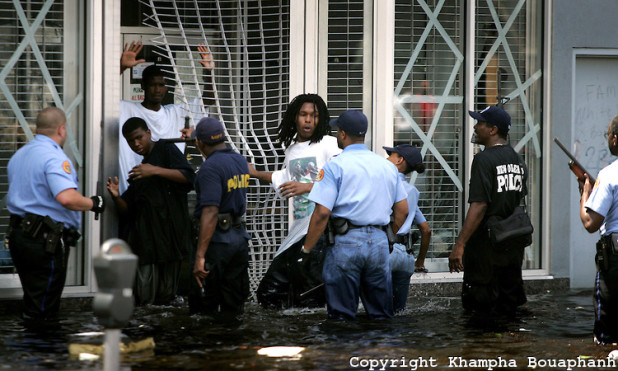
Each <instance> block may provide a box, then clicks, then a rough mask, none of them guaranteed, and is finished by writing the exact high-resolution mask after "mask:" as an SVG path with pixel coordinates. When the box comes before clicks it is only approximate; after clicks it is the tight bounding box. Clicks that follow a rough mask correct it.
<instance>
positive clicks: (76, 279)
mask: <svg viewBox="0 0 618 371" xmlns="http://www.w3.org/2000/svg"><path fill="white" fill-rule="evenodd" d="M83 13H84V4H83V3H82V2H80V1H77V0H64V1H63V0H13V1H2V2H0V45H2V48H0V49H2V51H0V198H1V199H2V207H1V208H0V209H1V210H0V236H2V238H3V237H4V234H5V231H6V228H7V226H8V217H9V213H8V210H7V209H6V207H5V206H6V203H5V198H6V194H7V192H8V179H7V173H6V167H7V164H8V161H9V159H10V158H11V156H12V155H13V154H14V153H15V151H17V150H18V149H19V148H20V147H21V146H22V145H24V144H25V143H27V142H28V141H30V140H32V139H33V138H34V135H35V134H34V127H35V126H34V121H35V118H36V116H37V114H38V113H39V112H40V111H41V109H43V108H45V107H48V106H56V107H58V108H61V109H62V110H63V111H64V112H65V113H66V116H67V123H68V129H69V130H68V135H69V136H68V138H67V142H66V144H65V148H64V149H65V152H66V153H67V155H68V156H69V157H71V160H72V161H73V164H74V165H75V166H76V168H77V169H76V171H77V172H78V174H79V179H80V182H81V183H80V187H83V181H84V179H83V178H84V177H83V166H84V152H83V141H82V137H83V133H84V127H85V126H84V107H83V101H84V85H83V84H84V79H83V74H84V68H85V67H84V63H83V61H84V51H83V48H82V45H83V39H82V38H83V35H84V24H83ZM0 254H1V255H0V287H1V288H5V289H7V288H18V287H20V284H19V279H18V277H17V275H16V274H13V273H14V272H13V267H12V261H11V259H10V256H9V255H8V251H6V250H5V249H4V243H3V239H2V240H0ZM83 262H84V253H83V248H81V247H79V248H77V249H74V250H73V251H72V253H71V258H70V263H69V270H68V275H67V285H81V284H83V283H84V271H83Z"/></svg>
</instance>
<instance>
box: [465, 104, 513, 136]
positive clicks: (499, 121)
mask: <svg viewBox="0 0 618 371" xmlns="http://www.w3.org/2000/svg"><path fill="white" fill-rule="evenodd" d="M468 113H469V114H470V116H472V118H473V119H475V120H477V121H484V122H486V123H488V124H491V125H494V126H497V127H498V128H499V129H501V130H503V131H506V132H508V131H509V130H510V129H511V116H510V115H509V114H508V113H507V112H506V111H505V110H504V109H502V108H501V107H498V106H487V107H486V108H485V109H484V110H482V111H481V112H474V111H468Z"/></svg>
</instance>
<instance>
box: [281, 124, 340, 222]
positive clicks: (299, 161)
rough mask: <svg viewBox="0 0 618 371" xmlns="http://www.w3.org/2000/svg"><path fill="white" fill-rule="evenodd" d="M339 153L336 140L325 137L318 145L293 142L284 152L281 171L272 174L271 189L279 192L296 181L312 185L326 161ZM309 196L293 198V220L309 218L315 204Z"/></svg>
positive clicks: (306, 142) (307, 142)
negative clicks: (286, 183) (281, 186)
mask: <svg viewBox="0 0 618 371" xmlns="http://www.w3.org/2000/svg"><path fill="white" fill-rule="evenodd" d="M339 153H341V149H340V148H339V147H338V146H337V138H335V137H332V136H330V135H325V136H324V137H323V138H322V140H321V141H320V142H318V143H311V142H310V141H305V142H295V143H293V144H292V145H290V146H289V147H288V148H287V149H286V150H285V162H284V164H283V168H282V169H281V170H278V171H275V172H273V174H272V187H273V188H274V189H275V190H276V191H279V186H280V185H281V184H283V183H285V182H289V181H296V182H301V183H313V182H314V181H315V179H316V177H317V176H318V172H319V171H320V169H322V167H324V165H325V164H326V162H328V160H330V159H331V158H332V157H333V156H335V155H338V154H339ZM308 196H309V194H308V193H307V194H304V195H301V196H296V197H294V200H293V208H294V219H295V220H296V219H302V218H305V217H307V216H311V214H312V213H313V209H314V208H315V204H314V203H313V202H311V201H309V199H308V198H307V197H308Z"/></svg>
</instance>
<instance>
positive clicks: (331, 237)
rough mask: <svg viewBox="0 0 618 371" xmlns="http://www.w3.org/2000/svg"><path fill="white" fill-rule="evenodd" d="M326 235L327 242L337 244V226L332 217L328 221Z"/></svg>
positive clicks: (329, 244)
mask: <svg viewBox="0 0 618 371" xmlns="http://www.w3.org/2000/svg"><path fill="white" fill-rule="evenodd" d="M324 235H325V236H326V244H327V245H328V246H332V245H334V244H335V228H334V227H333V223H332V219H329V220H328V223H326V230H325V231H324Z"/></svg>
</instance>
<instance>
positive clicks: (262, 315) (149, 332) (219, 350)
mask: <svg viewBox="0 0 618 371" xmlns="http://www.w3.org/2000/svg"><path fill="white" fill-rule="evenodd" d="M62 315H63V319H62V321H61V323H60V326H57V327H36V328H32V327H26V326H24V323H23V322H21V320H19V318H18V317H17V311H16V310H15V311H14V310H7V309H5V310H4V312H3V313H2V314H1V315H0V326H1V328H2V329H3V331H2V332H1V335H0V364H2V365H11V368H13V369H28V370H30V369H37V368H55V369H70V370H75V369H84V370H91V369H100V368H101V365H102V363H101V361H100V360H99V361H80V360H78V359H76V358H74V357H69V355H68V350H67V349H68V344H69V342H71V341H72V339H74V338H75V336H74V334H77V333H81V332H90V331H101V330H102V328H101V326H99V325H98V324H97V322H96V320H94V317H93V314H92V310H91V308H90V305H89V302H88V301H83V303H82V304H81V306H80V305H78V306H76V307H72V308H67V305H66V304H65V307H64V310H63V311H62ZM592 323H593V308H592V299H591V293H589V292H572V293H570V294H568V295H559V294H546V295H536V296H531V297H530V298H529V303H528V304H527V305H526V306H525V310H524V311H523V312H522V313H520V315H519V316H518V317H517V318H516V319H514V320H506V319H500V318H497V319H491V320H490V319H488V318H476V317H472V316H469V315H466V314H464V313H463V312H462V310H461V301H460V300H459V299H458V298H419V299H417V300H414V301H411V302H410V304H409V305H408V309H407V310H406V311H405V312H404V313H402V314H401V315H398V316H396V317H395V318H394V319H392V320H388V321H378V322H372V321H368V320H367V319H365V318H363V316H362V315H361V316H360V317H359V320H358V321H355V322H333V321H329V320H326V310H325V309H318V310H309V309H291V310H286V311H272V310H264V309H262V308H260V307H259V306H258V305H256V304H248V306H247V308H246V313H245V314H244V315H243V316H242V318H241V319H240V321H229V320H228V321H221V320H220V319H214V318H210V317H204V316H197V315H195V316H189V315H188V309H187V308H186V306H185V305H184V304H183V303H177V304H176V305H174V306H165V307H163V306H151V307H145V308H137V310H136V312H135V315H134V318H133V320H132V321H131V323H130V325H129V326H128V327H127V328H126V329H125V331H124V333H125V334H127V335H128V336H129V337H131V338H132V339H135V340H140V339H143V338H145V337H149V336H150V337H153V338H154V339H155V342H156V348H155V351H154V353H152V352H151V353H142V354H133V355H129V356H124V357H123V360H122V366H123V367H125V368H128V369H132V370H142V369H144V370H152V369H189V370H190V369H195V370H197V369H230V368H236V369H335V368H344V369H347V368H351V367H352V366H354V365H356V364H359V363H358V362H360V360H363V359H367V360H368V359H380V360H387V359H388V360H391V362H395V361H397V362H399V367H401V365H403V364H404V363H405V365H407V369H410V368H409V366H410V365H411V363H410V361H411V360H415V359H424V360H429V359H433V360H434V362H435V364H437V365H438V366H441V367H440V368H446V367H447V366H448V365H449V357H462V358H463V359H499V358H501V359H503V360H506V361H510V360H514V361H513V362H516V363H517V366H518V367H519V368H525V367H526V366H527V365H528V358H527V357H537V358H543V359H547V358H553V359H575V358H576V357H577V356H589V357H592V358H593V359H595V358H604V357H606V356H607V354H608V353H609V352H610V351H611V350H612V347H611V346H595V345H594V344H593V342H592ZM271 346H297V347H305V349H304V350H302V351H301V352H300V353H298V354H299V356H292V357H268V356H263V355H258V354H257V352H258V350H259V349H261V348H264V347H271ZM351 357H357V358H354V359H353V361H354V362H357V363H353V364H351V363H350V362H351V361H350V359H351ZM404 361H405V362H404ZM406 362H407V363H406Z"/></svg>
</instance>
